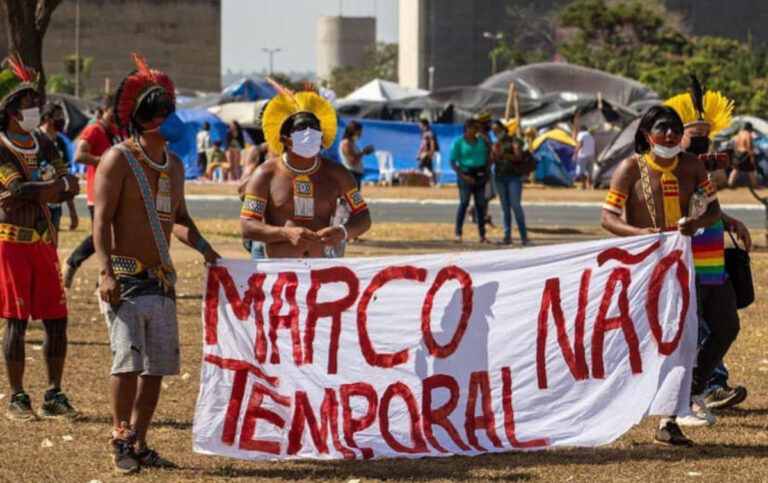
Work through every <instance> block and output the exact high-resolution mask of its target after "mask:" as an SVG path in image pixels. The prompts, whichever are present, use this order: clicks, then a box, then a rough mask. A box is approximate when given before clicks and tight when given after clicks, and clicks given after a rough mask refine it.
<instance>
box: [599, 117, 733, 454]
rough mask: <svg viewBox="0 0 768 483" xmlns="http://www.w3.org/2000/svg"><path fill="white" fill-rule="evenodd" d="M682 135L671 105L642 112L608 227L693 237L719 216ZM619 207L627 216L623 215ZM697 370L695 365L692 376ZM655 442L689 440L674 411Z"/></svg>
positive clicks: (605, 220) (614, 187) (608, 211)
mask: <svg viewBox="0 0 768 483" xmlns="http://www.w3.org/2000/svg"><path fill="white" fill-rule="evenodd" d="M682 135H683V123H682V121H681V120H680V117H679V116H678V115H677V113H676V112H675V111H674V109H672V108H670V107H667V106H653V107H651V108H650V109H649V110H648V112H646V114H645V115H644V116H643V117H642V119H641V120H640V125H639V126H638V128H637V133H636V134H635V153H637V154H636V155H635V156H632V157H630V158H628V159H626V160H624V161H623V162H622V163H621V164H620V165H619V167H618V168H617V169H616V172H615V173H614V174H613V178H612V179H611V190H610V192H609V193H608V196H607V197H606V200H605V204H604V205H603V215H602V225H603V227H604V228H605V229H606V230H608V231H610V232H611V233H613V234H615V235H619V236H633V235H643V234H649V233H658V232H660V231H672V230H679V231H680V232H681V233H682V234H683V235H686V236H691V235H693V234H694V233H696V231H697V230H698V229H700V228H705V227H707V226H710V225H712V224H713V223H714V222H716V221H717V220H718V219H720V216H721V215H720V205H719V203H718V201H717V195H716V193H715V191H714V189H713V188H712V184H711V182H710V181H709V179H708V178H707V173H706V171H705V170H704V167H703V166H702V165H701V163H699V161H698V159H697V158H696V157H695V156H693V155H691V154H688V153H683V152H681V149H680V140H681V138H682ZM697 189H702V190H703V191H704V192H705V193H706V194H707V199H706V201H705V205H706V206H705V208H704V212H703V213H701V214H698V213H697V214H696V215H694V216H685V217H684V216H683V213H685V214H686V215H688V214H689V205H691V203H692V202H693V201H692V200H691V198H692V196H693V195H694V193H696V192H697ZM622 211H624V213H625V216H626V219H622V217H621V215H622ZM701 370H702V369H701V368H699V367H697V368H696V369H694V380H697V379H698V376H697V374H696V372H697V371H701ZM710 370H711V369H710ZM707 377H708V376H707ZM704 380H705V381H706V378H705V379H704ZM655 441H656V442H657V443H660V444H665V445H671V446H687V445H690V444H691V440H690V439H688V438H687V437H686V436H685V435H684V434H683V432H682V431H681V430H680V427H679V426H678V425H677V422H676V420H675V417H674V416H673V417H671V418H662V420H661V423H660V425H659V428H658V429H657V430H656V436H655Z"/></svg>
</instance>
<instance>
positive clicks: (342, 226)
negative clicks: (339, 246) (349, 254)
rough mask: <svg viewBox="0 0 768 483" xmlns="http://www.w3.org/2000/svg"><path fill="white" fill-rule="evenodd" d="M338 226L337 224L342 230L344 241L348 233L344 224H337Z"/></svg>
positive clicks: (347, 237)
mask: <svg viewBox="0 0 768 483" xmlns="http://www.w3.org/2000/svg"><path fill="white" fill-rule="evenodd" d="M338 226H339V228H341V229H342V230H344V240H345V241H346V240H347V239H349V233H348V232H347V227H346V226H344V225H338Z"/></svg>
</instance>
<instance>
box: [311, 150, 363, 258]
mask: <svg viewBox="0 0 768 483" xmlns="http://www.w3.org/2000/svg"><path fill="white" fill-rule="evenodd" d="M329 166H330V167H332V168H333V170H332V173H333V177H334V179H335V180H336V182H337V183H338V185H339V197H340V198H341V197H343V198H344V199H345V200H346V202H347V204H348V205H349V210H350V216H349V220H348V221H347V222H346V223H345V224H344V225H342V226H329V227H326V228H323V229H322V230H319V231H318V232H317V236H319V237H320V241H321V242H323V243H325V244H326V245H335V244H336V243H339V242H340V241H342V240H345V239H350V240H354V239H356V238H358V237H359V236H360V235H362V234H363V233H365V232H366V231H368V230H369V229H370V228H371V213H370V212H369V211H368V204H367V203H366V202H365V199H363V195H362V194H361V193H360V190H358V189H357V182H355V179H354V178H353V177H352V175H351V174H349V171H347V170H346V169H345V168H343V167H342V166H341V165H340V164H335V163H334V164H329Z"/></svg>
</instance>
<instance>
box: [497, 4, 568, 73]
mask: <svg viewBox="0 0 768 483" xmlns="http://www.w3.org/2000/svg"><path fill="white" fill-rule="evenodd" d="M506 12H507V16H508V17H509V24H508V27H507V28H506V29H505V30H504V31H500V32H496V35H497V36H499V37H500V40H498V41H497V42H496V45H495V47H494V48H493V49H491V51H490V52H488V56H489V57H490V58H491V59H495V62H494V63H495V65H496V66H497V69H498V70H505V69H514V68H515V67H519V66H521V65H525V64H531V63H535V62H546V61H547V60H551V59H552V57H553V56H554V54H555V48H556V46H557V40H556V37H555V32H556V30H557V15H556V12H555V11H554V10H549V11H541V10H540V9H538V8H536V6H535V5H528V6H520V5H509V6H507V10H506Z"/></svg>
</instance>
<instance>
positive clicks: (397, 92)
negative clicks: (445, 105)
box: [344, 79, 428, 102]
mask: <svg viewBox="0 0 768 483" xmlns="http://www.w3.org/2000/svg"><path fill="white" fill-rule="evenodd" d="M426 94H428V92H427V91H425V90H423V89H417V88H415V87H408V86H401V85H400V84H396V83H394V82H390V81H385V80H381V79H374V80H372V81H371V82H369V83H367V84H365V85H364V86H362V87H360V88H359V89H357V90H356V91H355V92H353V93H352V94H350V95H348V96H347V97H345V98H344V100H347V101H374V102H376V101H378V102H383V101H391V100H397V99H404V98H406V97H416V96H424V95H426Z"/></svg>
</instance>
